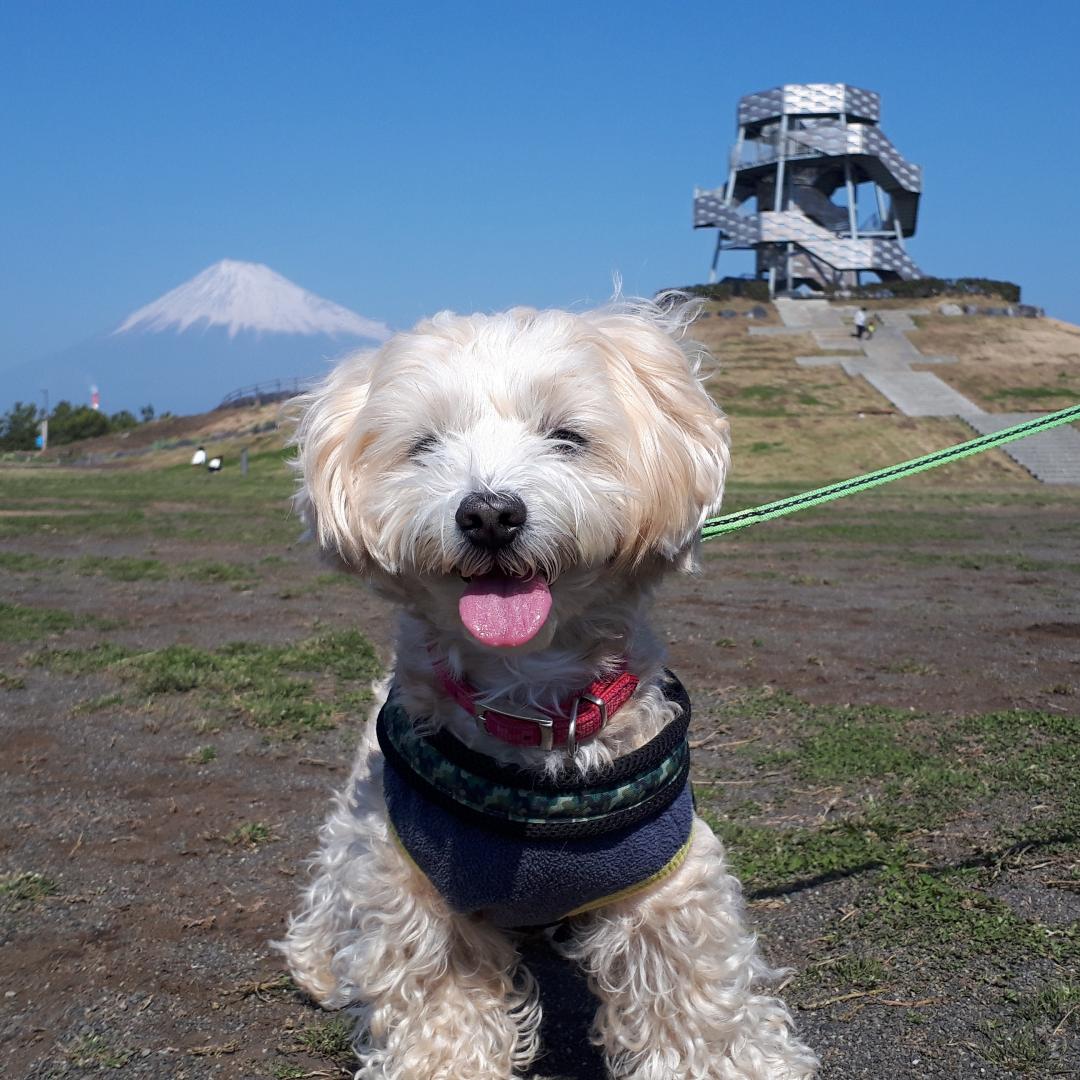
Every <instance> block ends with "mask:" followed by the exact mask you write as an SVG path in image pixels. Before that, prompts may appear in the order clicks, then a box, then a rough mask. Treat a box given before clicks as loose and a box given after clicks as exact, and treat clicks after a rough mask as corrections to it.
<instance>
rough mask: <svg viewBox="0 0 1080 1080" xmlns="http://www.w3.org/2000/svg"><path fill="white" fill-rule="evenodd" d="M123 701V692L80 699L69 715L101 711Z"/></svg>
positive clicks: (83, 714) (84, 714)
mask: <svg viewBox="0 0 1080 1080" xmlns="http://www.w3.org/2000/svg"><path fill="white" fill-rule="evenodd" d="M123 702H124V695H123V694H101V695H100V696H98V697H93V698H87V699H86V700H85V701H80V702H79V703H78V705H76V706H75V707H74V708H73V709H72V710H71V713H70V714H69V715H71V716H86V715H88V714H91V713H96V712H103V711H104V710H105V709H112V708H115V707H116V706H117V705H122V704H123Z"/></svg>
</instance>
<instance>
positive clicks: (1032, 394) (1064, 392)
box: [986, 386, 1080, 407]
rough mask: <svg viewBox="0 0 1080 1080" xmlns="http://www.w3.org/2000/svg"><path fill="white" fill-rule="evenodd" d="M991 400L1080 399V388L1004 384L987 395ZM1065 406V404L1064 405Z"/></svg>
mask: <svg viewBox="0 0 1080 1080" xmlns="http://www.w3.org/2000/svg"><path fill="white" fill-rule="evenodd" d="M986 397H987V400H989V401H1006V400H1008V399H1010V398H1020V399H1022V400H1030V401H1042V400H1043V399H1044V398H1070V399H1071V400H1073V401H1078V400H1080V389H1077V388H1074V387H1071V386H1003V387H1002V388H1001V389H1000V390H995V391H994V392H993V393H990V394H987V395H986ZM1063 407H1064V406H1063Z"/></svg>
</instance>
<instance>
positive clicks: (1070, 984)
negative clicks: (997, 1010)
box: [980, 979, 1080, 1075]
mask: <svg viewBox="0 0 1080 1080" xmlns="http://www.w3.org/2000/svg"><path fill="white" fill-rule="evenodd" d="M1010 997H1011V999H1012V1001H1013V1003H1014V1004H1013V1007H1012V1008H1011V1009H1010V1010H1009V1015H1008V1016H1007V1017H1005V1018H1001V1017H997V1018H994V1019H989V1020H986V1021H984V1022H983V1024H982V1025H981V1026H980V1031H981V1033H982V1034H983V1035H984V1036H985V1037H986V1039H987V1043H986V1045H985V1047H984V1048H982V1049H980V1053H981V1054H982V1056H983V1057H984V1058H985V1059H986V1060H987V1061H989V1062H990V1063H991V1064H993V1065H1000V1066H1001V1067H1002V1068H1006V1069H1014V1070H1016V1071H1018V1072H1021V1073H1032V1072H1034V1071H1035V1070H1038V1071H1039V1075H1045V1073H1044V1072H1043V1067H1044V1066H1047V1065H1050V1064H1051V1063H1052V1061H1053V1058H1054V1056H1055V1051H1056V1050H1057V1049H1058V1047H1061V1046H1063V1045H1064V1044H1065V1043H1066V1042H1067V1041H1069V1040H1071V1039H1074V1038H1075V1037H1076V1035H1077V1032H1080V983H1078V982H1076V981H1075V980H1072V979H1068V980H1064V981H1055V982H1050V983H1046V984H1044V985H1043V986H1041V987H1040V988H1039V989H1038V990H1036V991H1035V992H1030V991H1028V992H1013V993H1012V994H1011V995H1010ZM1054 1074H1056V1075H1064V1074H1063V1073H1054ZM1054 1074H1051V1075H1054Z"/></svg>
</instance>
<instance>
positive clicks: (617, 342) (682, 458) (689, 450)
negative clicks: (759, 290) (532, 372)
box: [586, 302, 731, 570]
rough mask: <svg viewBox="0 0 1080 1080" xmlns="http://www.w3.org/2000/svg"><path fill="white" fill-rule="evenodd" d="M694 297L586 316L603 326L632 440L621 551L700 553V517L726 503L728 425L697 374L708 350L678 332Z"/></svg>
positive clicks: (672, 557) (690, 563)
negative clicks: (628, 501)
mask: <svg viewBox="0 0 1080 1080" xmlns="http://www.w3.org/2000/svg"><path fill="white" fill-rule="evenodd" d="M696 310H697V309H696V307H695V306H694V305H693V304H692V303H691V304H681V305H680V304H676V305H669V306H667V307H664V308H661V307H659V306H657V305H656V304H652V303H649V302H640V303H636V304H631V305H620V306H618V307H615V308H612V309H610V310H607V311H604V310H601V311H597V312H593V313H591V314H590V315H587V316H586V318H587V319H589V321H591V322H592V323H593V325H594V326H595V327H596V328H597V330H599V332H600V334H601V335H602V339H603V341H602V343H601V348H602V351H603V352H604V353H605V354H606V357H607V361H608V367H609V371H610V373H611V377H612V380H613V382H614V385H615V392H616V396H617V397H618V399H619V401H618V404H619V405H621V406H622V409H623V411H624V412H625V413H626V416H627V418H628V422H629V424H630V427H631V432H630V437H631V440H632V442H633V444H634V448H632V449H631V452H630V454H629V455H628V459H627V461H626V463H625V468H626V470H627V472H628V475H627V490H628V493H629V495H630V497H631V499H632V500H633V501H634V505H633V506H631V507H630V514H629V516H630V527H631V534H630V535H627V536H626V538H625V542H624V549H625V550H624V551H623V553H622V554H623V555H624V557H625V558H627V559H628V560H630V561H632V562H635V563H636V562H639V561H640V560H641V559H643V558H644V557H645V556H646V555H648V554H658V555H660V556H661V557H662V558H664V559H666V560H668V561H669V562H671V563H673V564H674V565H675V566H676V567H677V568H678V569H680V570H691V569H693V568H694V565H695V562H696V555H697V550H698V546H699V542H700V532H701V526H702V523H703V522H704V521H705V519H706V518H707V517H709V516H710V515H711V514H714V513H715V512H716V511H717V510H718V509H719V507H720V503H721V500H722V498H723V492H724V478H725V476H726V474H727V470H728V467H729V465H730V460H731V457H730V441H731V440H730V425H729V424H728V421H727V418H726V417H725V416H724V414H723V413H722V412H721V411H720V409H719V408H718V407H717V405H716V403H715V402H714V401H713V400H712V398H711V397H710V396H709V395H708V393H707V392H706V391H705V389H704V387H703V386H702V385H701V383H700V382H699V381H698V371H699V368H700V364H701V359H702V357H703V355H704V353H703V351H702V350H700V349H692V348H689V347H685V346H684V345H683V343H682V340H681V339H682V335H683V334H684V332H685V329H686V326H687V325H688V323H689V322H690V321H691V320H692V318H693V316H694V314H695V313H696Z"/></svg>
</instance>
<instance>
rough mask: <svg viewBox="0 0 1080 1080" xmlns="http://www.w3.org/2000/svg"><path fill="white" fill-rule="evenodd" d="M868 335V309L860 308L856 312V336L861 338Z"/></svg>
mask: <svg viewBox="0 0 1080 1080" xmlns="http://www.w3.org/2000/svg"><path fill="white" fill-rule="evenodd" d="M865 333H866V308H864V307H860V308H859V309H858V311H856V312H855V336H856V337H857V338H861V337H862V336H863V334H865Z"/></svg>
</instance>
